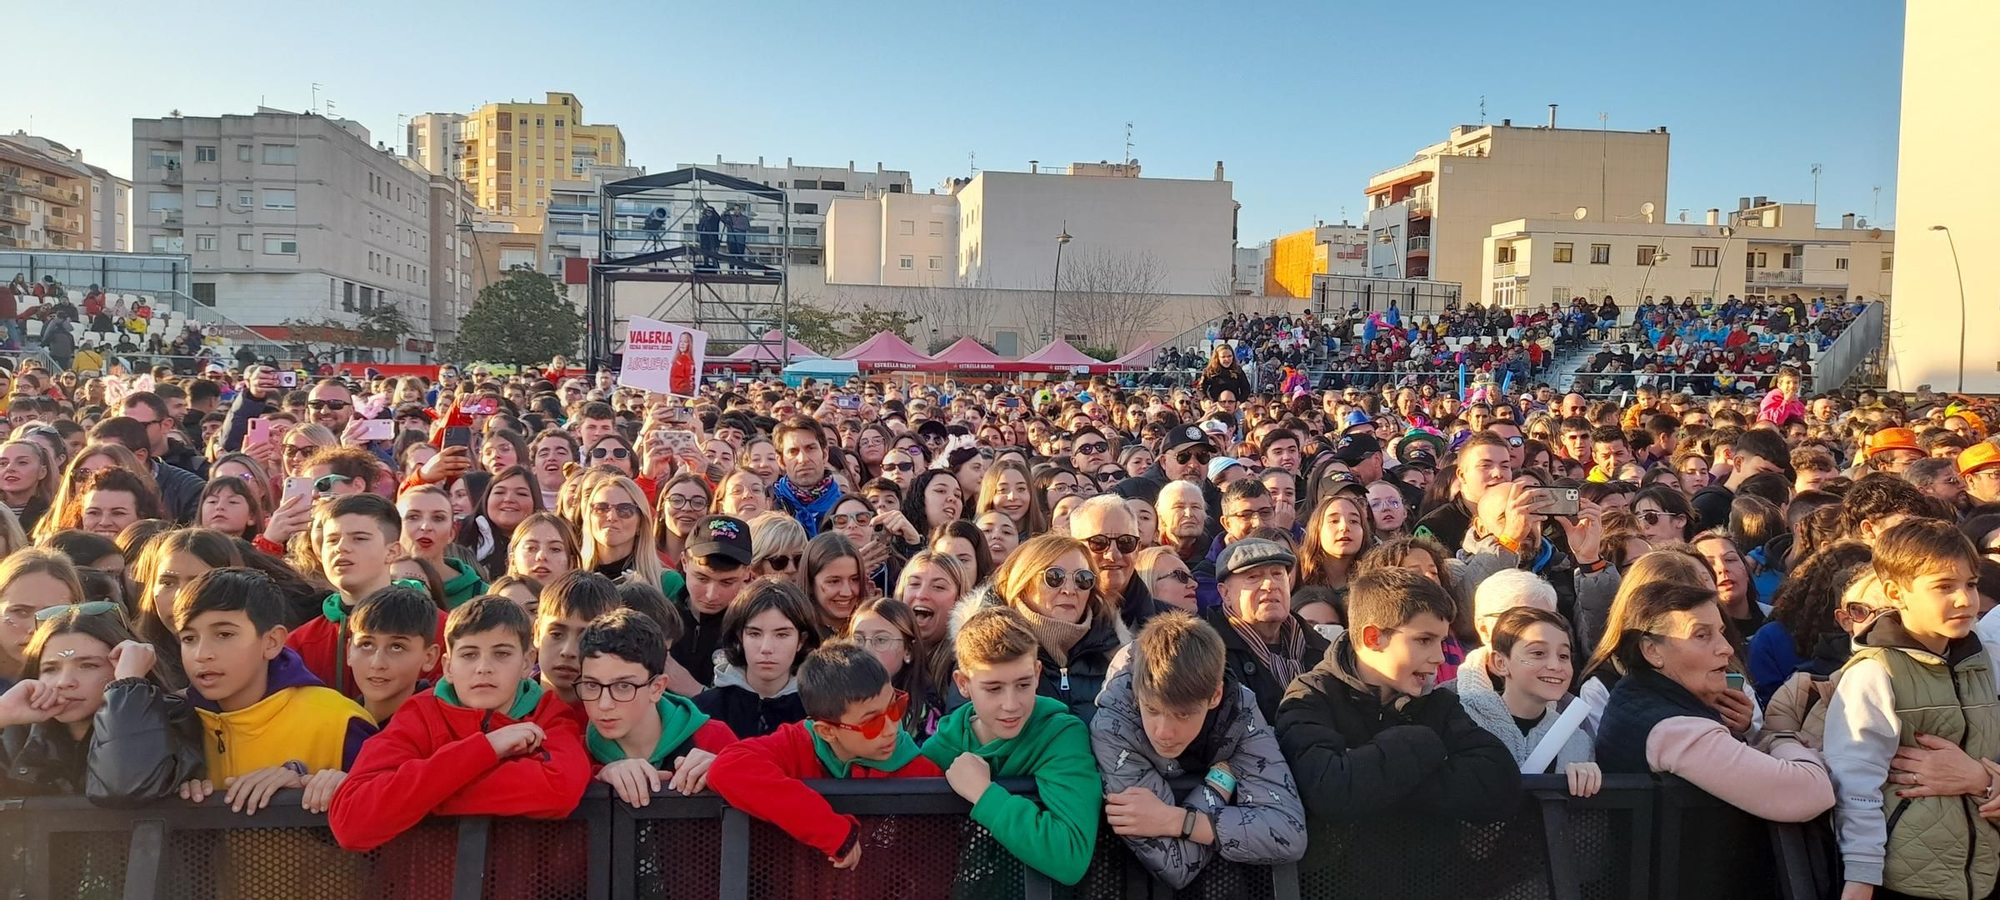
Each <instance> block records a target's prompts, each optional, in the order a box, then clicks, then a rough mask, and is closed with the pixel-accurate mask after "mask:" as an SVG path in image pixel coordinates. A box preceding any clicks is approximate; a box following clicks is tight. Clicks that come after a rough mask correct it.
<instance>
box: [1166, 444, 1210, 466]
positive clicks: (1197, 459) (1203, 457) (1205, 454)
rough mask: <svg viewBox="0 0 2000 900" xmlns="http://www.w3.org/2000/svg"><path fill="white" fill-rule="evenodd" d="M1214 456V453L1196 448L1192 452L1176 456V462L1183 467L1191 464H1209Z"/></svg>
mask: <svg viewBox="0 0 2000 900" xmlns="http://www.w3.org/2000/svg"><path fill="white" fill-rule="evenodd" d="M1214 456H1215V452H1214V451H1212V450H1206V449H1203V448H1200V447H1196V448H1194V449H1191V450H1182V451H1181V452H1179V453H1176V454H1174V462H1177V463H1180V464H1181V465H1184V466H1185V465H1187V464H1189V463H1202V464H1207V462H1208V461H1209V459H1210V458H1212V457H1214Z"/></svg>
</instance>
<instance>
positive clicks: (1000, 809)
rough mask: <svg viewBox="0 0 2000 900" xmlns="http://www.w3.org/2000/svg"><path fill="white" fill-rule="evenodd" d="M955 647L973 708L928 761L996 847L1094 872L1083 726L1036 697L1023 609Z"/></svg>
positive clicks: (1073, 874)
mask: <svg viewBox="0 0 2000 900" xmlns="http://www.w3.org/2000/svg"><path fill="white" fill-rule="evenodd" d="M953 646H954V649H956V651H957V653H958V668H957V670H956V671H954V672H953V673H952V676H951V677H952V683H953V685H954V686H955V687H957V688H958V692H959V695H960V696H963V697H969V698H971V702H969V703H966V704H965V705H963V706H960V707H959V708H958V709H957V710H956V711H954V712H952V713H951V714H950V715H948V716H946V717H945V718H944V720H943V721H942V722H939V723H938V730H937V733H936V734H935V735H933V736H932V737H931V739H930V740H929V741H927V742H925V743H924V749H923V754H924V756H925V757H926V758H928V759H929V760H930V761H931V762H933V763H936V764H937V765H938V767H939V768H942V769H944V773H945V775H944V777H945V779H946V780H947V781H949V782H950V783H951V789H952V790H953V791H954V792H956V793H957V794H958V795H959V796H960V797H963V798H965V799H966V801H967V802H970V803H971V804H972V821H974V822H977V823H978V824H980V825H982V826H985V828H986V830H987V831H988V832H990V833H991V834H992V835H993V839H994V840H995V841H997V842H998V843H999V844H1000V846H1001V847H1002V848H1004V849H1005V850H1006V851H1007V852H1009V853H1012V854H1013V855H1014V856H1015V858H1017V859H1019V860H1020V861H1021V862H1022V863H1024V864H1026V865H1028V866H1031V867H1033V868H1034V869H1035V870H1036V871H1038V872H1041V873H1042V874H1044V875H1047V876H1048V877H1050V878H1052V879H1054V880H1056V881H1059V882H1062V883H1063V884H1070V885H1073V884H1076V883H1077V882H1078V881H1080V880H1082V878H1083V873H1084V870H1085V869H1087V868H1089V866H1090V855H1091V853H1092V852H1093V851H1094V850H1095V849H1096V846H1097V816H1098V812H1099V810H1101V809H1102V808H1103V805H1104V789H1103V786H1102V785H1100V784H1098V781H1097V762H1096V760H1095V758H1094V757H1093V756H1092V755H1091V751H1090V735H1089V733H1088V731H1087V730H1086V729H1085V728H1084V725H1083V721H1082V720H1081V719H1078V718H1077V717H1075V716H1073V715H1071V714H1070V713H1069V712H1068V707H1067V706H1065V705H1064V704H1063V702H1062V701H1060V700H1056V699H1054V698H1051V697H1038V696H1036V695H1035V688H1036V687H1037V686H1039V685H1040V684H1041V680H1042V664H1041V661H1040V653H1041V647H1040V645H1038V644H1037V643H1036V642H1035V634H1034V632H1033V631H1030V630H1029V628H1028V622H1027V620H1026V619H1024V618H1022V617H1021V614H1020V613H1019V612H1016V611H1015V610H1013V609H1011V608H1008V607H989V608H986V609H982V610H980V611H979V612H977V613H974V614H973V615H971V616H970V617H968V618H967V619H966V620H965V624H964V625H963V626H961V627H960V628H959V631H958V636H957V638H955V639H954V641H953ZM1502 752H1503V753H1504V752H1505V751H1502ZM1015 777H1032V778H1034V779H1035V785H1036V788H1037V789H1038V792H1039V796H1040V800H1039V801H1036V800H1029V799H1028V798H1026V797H1018V796H1015V795H1014V794H1012V793H1009V792H1008V791H1007V789H1006V788H1003V787H1001V786H1000V785H998V784H995V783H994V781H993V779H995V778H1015ZM978 865H979V864H978V863H976V862H975V863H967V864H963V865H961V867H960V869H961V871H962V872H969V871H975V870H976V869H977V867H978Z"/></svg>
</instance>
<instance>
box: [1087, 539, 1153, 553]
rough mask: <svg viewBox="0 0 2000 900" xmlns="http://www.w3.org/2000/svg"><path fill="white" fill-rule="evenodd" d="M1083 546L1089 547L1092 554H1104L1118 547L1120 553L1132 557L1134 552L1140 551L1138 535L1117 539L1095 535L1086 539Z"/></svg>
mask: <svg viewBox="0 0 2000 900" xmlns="http://www.w3.org/2000/svg"><path fill="white" fill-rule="evenodd" d="M1083 544H1084V546H1086V547H1089V548H1090V552H1092V553H1103V552H1104V551H1106V550H1109V549H1111V548H1112V547H1117V548H1118V552H1120V553H1123V554H1126V555H1127V556H1130V555H1131V554H1132V551H1134V550H1137V549H1139V536H1138V535H1136V534H1121V535H1118V536H1117V537H1112V536H1111V535H1108V534H1093V535H1091V536H1090V537H1087V538H1084V539H1083Z"/></svg>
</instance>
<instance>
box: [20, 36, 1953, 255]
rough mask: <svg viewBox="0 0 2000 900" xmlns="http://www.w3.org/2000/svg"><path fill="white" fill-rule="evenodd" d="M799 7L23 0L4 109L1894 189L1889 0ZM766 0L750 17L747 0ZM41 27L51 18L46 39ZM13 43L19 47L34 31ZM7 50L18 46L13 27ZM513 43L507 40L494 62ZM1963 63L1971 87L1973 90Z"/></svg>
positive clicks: (1826, 213)
mask: <svg viewBox="0 0 2000 900" xmlns="http://www.w3.org/2000/svg"><path fill="white" fill-rule="evenodd" d="M1220 6H1221V5H1220V4H1215V3H1194V2H1183V0H1160V2H1151V3H1045V2H1013V3H968V4H943V3H935V2H932V3H917V2H911V3H903V2H880V3H847V4H827V3H793V2H778V0H765V2H761V3H754V4H741V3H709V4H686V3H679V2H675V3H665V2H642V0H603V2H596V3H587V4H581V5H576V4H553V3H547V2H541V3H523V2H511V0H506V2H490V3H464V2H453V3H438V2H429V0H417V2H409V0H404V2H396V3H391V2H380V0H342V2H337V3H310V4H291V3H277V4H274V3H268V2H264V3H244V2H236V0H228V2H214V3H206V2H205V3H197V4H184V5H179V6H162V5H160V4H158V3H138V2H122V0H121V2H107V0H72V2H70V3H66V4H57V3H32V4H17V5H16V8H14V9H12V10H10V12H9V19H8V31H9V32H10V33H12V34H15V35H17V36H30V35H36V34H44V35H48V34H61V35H64V36H65V37H63V38H61V39H59V40H57V41H56V43H55V44H53V45H48V46H47V47H46V49H47V50H48V54H47V55H46V56H45V57H44V56H42V55H41V54H40V53H39V52H29V51H26V50H23V52H25V53H27V55H25V56H24V55H20V54H16V55H15V56H14V57H13V58H12V62H13V64H12V65H10V66H9V72H8V75H7V79H6V84H7V86H6V88H5V89H4V90H0V129H5V130H7V131H12V130H14V129H17V128H20V129H25V128H28V127H29V117H30V116H32V117H33V126H32V127H33V130H34V131H35V132H36V133H39V134H41V135H43V136H46V137H50V138H54V139H56V140H60V141H63V142H65V143H68V144H70V145H72V146H78V147H82V148H84V149H85V151H86V156H87V158H88V159H90V160H92V161H94V162H96V163H98V164H100V165H103V166H105V167H106V168H109V169H111V170H113V171H115V172H119V173H121V174H129V170H130V167H131V121H130V120H131V119H132V117H134V116H148V117H150V116H159V115H164V114H166V113H167V112H168V111H169V110H172V109H180V110H182V111H184V112H185V113H187V114H189V115H215V114H220V113H242V112H248V111H250V110H251V109H252V108H253V107H254V106H256V105H257V103H259V102H260V101H262V102H264V103H266V104H268V105H271V106H277V107H283V108H288V109H305V108H306V107H307V106H308V105H309V103H310V102H311V89H310V86H311V84H312V83H313V82H318V83H320V84H321V85H323V88H322V90H321V93H320V97H321V98H322V101H325V100H328V99H330V100H331V101H332V102H333V103H334V104H335V106H334V108H333V112H334V114H336V115H340V116H344V117H348V118H353V119H357V120H359V121H361V122H362V123H363V124H365V125H367V126H368V127H369V128H370V129H371V130H372V131H373V132H374V133H375V135H376V137H377V139H378V140H388V141H393V142H396V143H400V141H401V136H402V132H401V129H400V128H399V127H398V119H397V116H398V115H399V114H412V113H421V112H429V111H469V110H471V109H472V108H474V107H476V106H478V105H479V104H480V103H483V102H486V101H490V100H506V99H520V100H527V99H539V98H540V97H541V95H542V93H543V92H544V91H548V90H561V91H569V92H571V93H574V94H576V95H578V96H579V97H580V98H581V99H582V100H583V102H584V106H585V113H586V115H587V117H588V118H589V119H590V120H591V121H593V122H611V123H616V124H618V125H620V126H621V127H623V129H624V132H625V137H626V141H627V143H628V145H629V150H630V153H631V156H632V162H634V163H635V164H638V165H644V166H646V167H648V169H650V170H653V171H658V170H661V169H665V168H669V167H671V166H672V165H673V164H674V163H676V162H687V161H698V160H713V159H714V158H715V155H716V154H718V153H720V154H722V155H723V157H724V158H726V159H730V160H746V159H755V158H756V157H757V156H759V155H762V156H764V157H766V158H767V159H769V160H783V159H784V158H785V157H787V156H790V157H793V158H794V159H795V160H797V161H798V162H799V163H801V164H807V163H811V164H821V165H828V164H830V165H844V164H845V163H846V162H847V161H848V160H853V161H854V162H855V164H856V165H857V166H862V167H872V166H873V165H874V164H875V162H877V161H881V162H882V163H884V164H886V165H888V166H889V167H891V168H899V169H908V170H910V171H911V173H912V175H913V177H914V178H915V181H916V183H917V187H918V189H919V190H922V189H925V188H928V187H930V186H934V185H936V184H938V183H939V181H940V180H941V179H943V178H945V177H947V176H952V175H962V174H964V173H965V172H966V171H967V154H968V153H977V154H978V165H979V166H980V167H981V168H993V169H1009V170H1025V169H1026V168H1027V161H1028V160H1030V159H1039V160H1042V161H1043V162H1046V163H1067V162H1071V161H1079V160H1086V161H1095V160H1099V159H1118V158H1120V157H1122V156H1123V154H1124V152H1125V149H1124V140H1125V138H1124V125H1125V123H1126V122H1127V121H1131V122H1133V123H1134V143H1135V149H1134V151H1133V155H1134V156H1136V157H1138V158H1139V159H1140V160H1141V161H1142V162H1143V163H1144V166H1145V171H1146V173H1147V174H1148V175H1157V176H1167V177H1182V178H1207V177H1210V176H1211V175H1212V173H1213V167H1214V165H1215V161H1216V160H1218V159H1220V160H1223V161H1224V163H1225V165H1226V166H1227V169H1228V175H1229V178H1230V179H1231V180H1232V181H1234V182H1235V192H1236V199H1237V200H1238V201H1239V202H1241V203H1242V204H1243V212H1242V225H1243V227H1242V237H1243V242H1244V243H1245V244H1254V243H1256V242H1258V241H1261V240H1265V239H1268V238H1269V237H1271V236H1273V235H1276V234H1279V233H1282V232H1285V231H1290V230H1294V229H1297V228H1302V227H1306V226H1308V225H1310V224H1312V221H1313V220H1314V219H1315V218H1323V219H1327V220H1338V219H1339V218H1340V214H1341V210H1342V208H1343V207H1345V208H1346V211H1347V215H1348V216H1349V217H1350V218H1352V219H1354V220H1356V221H1358V220H1359V219H1360V216H1361V209H1362V199H1361V191H1362V188H1363V186H1364V185H1365V183H1366V180H1367V178H1368V176H1369V175H1370V174H1371V173H1373V172H1376V171H1379V170H1381V169H1385V168H1388V167H1390V166H1393V165H1396V164H1398V163H1400V162H1402V161H1403V160H1405V159H1406V158H1407V157H1408V155H1409V154H1410V152H1411V151H1413V150H1415V149H1417V148H1418V147H1421V146H1423V145H1425V144H1428V143H1431V142H1434V141H1438V140H1442V139H1443V138H1444V137H1445V135H1446V134H1447V132H1448V131H1449V129H1450V128H1451V126H1452V125H1454V124H1458V123H1473V122H1478V121H1479V102H1480V98H1481V96H1482V95H1483V96H1484V97H1485V100H1486V110H1487V119H1488V120H1489V121H1494V122H1497V121H1499V120H1500V119H1501V118H1505V117H1511V118H1513V119H1514V120H1515V121H1516V122H1520V123H1537V122H1540V121H1542V120H1544V119H1545V117H1546V116H1547V110H1546V108H1545V106H1546V104H1549V103H1559V104H1561V105H1562V110H1561V116H1562V123H1563V124H1565V125H1574V126H1595V125H1596V124H1597V121H1598V120H1597V114H1598V113H1599V112H1600V111H1603V112H1608V113H1609V114H1610V122H1609V124H1610V127H1612V128H1615V129H1633V130H1639V129H1646V128H1651V127H1654V126H1658V125H1665V126H1667V128H1668V130H1669V131H1670V132H1672V134H1673V136H1674V137H1673V168H1672V173H1671V176H1670V179H1671V180H1670V183H1669V190H1670V195H1669V197H1668V209H1667V210H1666V211H1665V212H1666V215H1667V217H1668V218H1669V219H1670V220H1671V218H1672V217H1673V216H1675V215H1676V214H1677V213H1678V211H1679V210H1680V209H1681V208H1683V207H1685V208H1688V209H1689V210H1690V216H1691V218H1693V219H1694V220H1696V221H1699V216H1700V214H1701V211H1702V210H1704V209H1706V208H1707V207H1710V206H1719V207H1723V208H1729V207H1731V206H1733V204H1734V202H1735V198H1736V197H1738V196H1741V195H1748V194H1765V195H1769V196H1770V197H1771V198H1772V199H1774V200H1778V199H1783V200H1806V199H1808V198H1810V196H1811V195H1812V175H1811V173H1810V166H1811V165H1812V164H1813V163H1815V162H1818V163H1822V164H1823V165H1824V167H1825V168H1824V174H1823V175H1822V176H1821V180H1820V202H1821V216H1820V218H1821V221H1822V222H1830V221H1833V220H1835V219H1836V218H1837V217H1838V216H1839V214H1840V213H1842V212H1856V213H1859V214H1860V215H1862V216H1868V215H1870V213H1871V212H1872V211H1873V210H1874V209H1875V208H1876V207H1875V195H1874V194H1873V192H1872V189H1873V188H1875V187H1876V186H1880V187H1881V189H1882V191H1881V197H1880V210H1881V213H1880V220H1878V221H1877V222H1876V224H1888V222H1887V221H1886V220H1887V219H1888V218H1889V217H1890V216H1892V215H1893V212H1894V210H1895V196H1894V194H1895V183H1896V131H1897V108H1898V97H1899V94H1900V85H1899V82H1900V73H1901V69H1902V16H1903V13H1902V5H1901V4H1900V3H1893V2H1882V0H1815V2H1813V3H1810V4H1805V3H1789V2H1788V3H1777V2H1768V0H1767V2H1757V0H1751V2H1743V0H1736V2H1712V0H1683V2H1678V3H1671V4H1658V3H1656V4H1646V5H1640V4H1631V3H1619V2H1613V3H1606V2H1602V0H1584V2H1575V0H1562V2H1546V3H1540V2H1529V3H1516V4H1501V5H1495V4H1492V3H1467V2H1458V0H1444V2H1431V3H1423V4H1414V5H1413V4H1390V3H1366V4H1364V3H1345V2H1342V3H1333V2H1322V3H1306V2H1266V3H1257V4H1250V5H1249V6H1248V7H1247V8H1246V10H1247V11H1243V12H1233V11H1232V12H1221V11H1219V8H1220ZM738 10H748V11H749V12H748V13H747V17H744V18H738V17H737V15H736V11H738ZM43 29H47V31H44V30H43ZM38 43H40V41H39V40H38V39H32V38H30V39H27V44H24V45H21V47H27V46H29V45H34V44H38ZM17 49H21V48H17ZM496 61H500V62H498V63H497V64H496ZM1970 88H1971V86H1968V89H1970Z"/></svg>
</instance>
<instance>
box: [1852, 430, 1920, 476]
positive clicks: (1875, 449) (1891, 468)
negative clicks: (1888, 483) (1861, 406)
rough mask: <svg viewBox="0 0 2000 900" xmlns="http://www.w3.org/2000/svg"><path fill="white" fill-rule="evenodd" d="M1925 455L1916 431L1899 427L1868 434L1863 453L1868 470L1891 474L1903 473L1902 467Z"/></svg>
mask: <svg viewBox="0 0 2000 900" xmlns="http://www.w3.org/2000/svg"><path fill="white" fill-rule="evenodd" d="M1925 455H1926V454H1925V453H1924V448H1923V445H1922V444H1919V443H1917V433H1916V432H1914V431H1911V430H1910V429H1908V428H1901V427H1897V428H1884V429H1882V430H1880V431H1877V432H1875V433H1874V434H1871V435H1869V436H1868V449H1867V451H1866V453H1865V454H1864V456H1865V458H1866V459H1867V461H1868V468H1869V470H1870V471H1875V472H1887V473H1889V474H1891V475H1901V474H1903V469H1904V468H1906V467H1908V466H1909V464H1910V463H1913V462H1916V461H1917V460H1920V459H1923V458H1924V456H1925Z"/></svg>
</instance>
